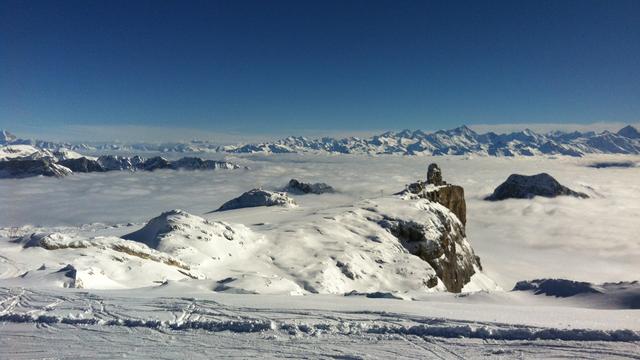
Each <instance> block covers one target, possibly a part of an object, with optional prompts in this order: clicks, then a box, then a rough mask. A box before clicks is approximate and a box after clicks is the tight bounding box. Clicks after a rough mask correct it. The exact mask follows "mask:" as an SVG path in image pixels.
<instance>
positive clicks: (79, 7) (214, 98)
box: [0, 0, 640, 135]
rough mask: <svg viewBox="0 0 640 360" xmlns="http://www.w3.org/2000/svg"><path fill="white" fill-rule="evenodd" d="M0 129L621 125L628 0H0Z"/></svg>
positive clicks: (638, 42) (639, 10)
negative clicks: (469, 0)
mask: <svg viewBox="0 0 640 360" xmlns="http://www.w3.org/2000/svg"><path fill="white" fill-rule="evenodd" d="M0 8H1V10H0V128H8V129H15V128H20V129H27V128H29V129H47V128H54V127H58V128H59V127H76V128H78V127H82V126H86V127H89V128H90V127H92V126H93V127H96V128H98V127H116V128H117V127H122V128H126V127H131V126H135V127H137V128H144V127H147V126H149V127H184V128H190V129H195V130H202V131H207V132H215V131H228V132H247V133H252V134H256V133H257V134H260V133H264V134H283V135H288V134H295V133H296V132H300V131H317V132H339V131H367V130H378V129H401V128H413V129H416V128H422V129H437V128H450V127H454V126H457V125H460V124H470V125H473V124H502V123H509V124H519V123H527V124H530V123H560V124H561V123H578V124H585V123H592V122H602V121H604V122H607V121H612V122H614V121H615V122H622V123H625V122H627V123H635V122H638V120H639V119H640V116H639V115H638V114H640V72H639V69H640V23H639V22H638V18H639V17H640V1H634V0H632V1H625V0H616V1H588V0H579V1H578V0H576V1H504V2H503V1H487V2H479V1H473V2H444V1H443V2H439V3H436V2H430V1H415V2H414V1H400V2H397V1H382V2H378V1H336V2H332V1H117V0H114V1H6V0H2V1H0Z"/></svg>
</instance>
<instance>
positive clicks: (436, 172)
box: [427, 163, 444, 186]
mask: <svg viewBox="0 0 640 360" xmlns="http://www.w3.org/2000/svg"><path fill="white" fill-rule="evenodd" d="M427 184H432V185H435V186H440V185H443V184H444V183H443V181H442V171H440V168H439V167H438V164H436V163H432V164H430V165H429V169H428V171H427Z"/></svg>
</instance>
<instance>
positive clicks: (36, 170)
mask: <svg viewBox="0 0 640 360" xmlns="http://www.w3.org/2000/svg"><path fill="white" fill-rule="evenodd" d="M69 174H71V170H69V169H68V168H66V167H64V166H62V165H58V164H56V163H54V162H53V161H52V160H50V159H47V158H42V159H35V160H15V159H11V160H6V161H0V178H23V177H31V176H40V175H41V176H53V177H62V176H67V175H69Z"/></svg>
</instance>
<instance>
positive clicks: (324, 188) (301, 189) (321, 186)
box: [284, 179, 335, 195]
mask: <svg viewBox="0 0 640 360" xmlns="http://www.w3.org/2000/svg"><path fill="white" fill-rule="evenodd" d="M284 191H285V192H289V193H293V194H317V195H319V194H325V193H334V192H335V189H334V188H333V187H331V186H330V185H327V184H325V183H313V184H311V183H303V182H301V181H298V180H296V179H291V180H289V184H287V186H286V187H285V188H284Z"/></svg>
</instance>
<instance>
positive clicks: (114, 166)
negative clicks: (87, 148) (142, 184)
mask: <svg viewBox="0 0 640 360" xmlns="http://www.w3.org/2000/svg"><path fill="white" fill-rule="evenodd" d="M141 160H142V158H140V157H133V158H128V157H126V156H117V155H102V156H100V157H99V158H98V160H97V161H98V163H99V164H100V166H102V168H103V169H105V170H106V171H114V170H135V168H136V165H137V164H136V163H138V164H139V163H141V162H142V161H141Z"/></svg>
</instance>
